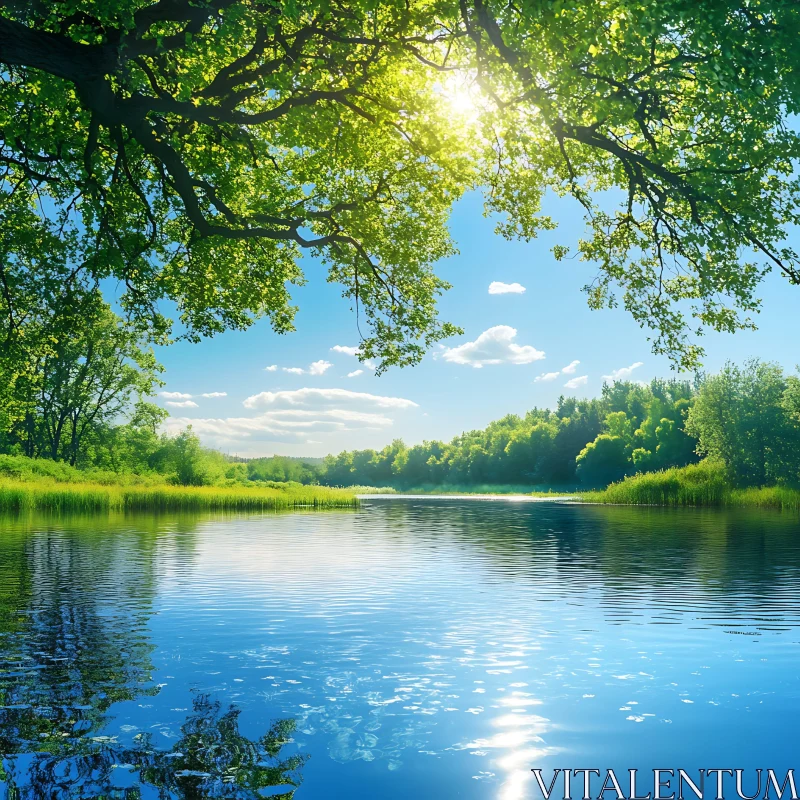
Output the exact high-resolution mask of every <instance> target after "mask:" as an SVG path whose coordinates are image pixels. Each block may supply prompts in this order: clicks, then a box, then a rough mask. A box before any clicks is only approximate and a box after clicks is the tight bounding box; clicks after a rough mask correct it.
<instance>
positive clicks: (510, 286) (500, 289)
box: [489, 281, 525, 294]
mask: <svg viewBox="0 0 800 800" xmlns="http://www.w3.org/2000/svg"><path fill="white" fill-rule="evenodd" d="M524 293H525V287H524V286H523V285H522V284H521V283H503V282H502V281H492V282H491V283H490V284H489V294H524Z"/></svg>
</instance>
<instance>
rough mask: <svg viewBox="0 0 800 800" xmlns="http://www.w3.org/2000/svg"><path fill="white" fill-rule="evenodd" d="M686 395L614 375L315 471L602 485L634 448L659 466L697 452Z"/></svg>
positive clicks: (335, 476)
mask: <svg viewBox="0 0 800 800" xmlns="http://www.w3.org/2000/svg"><path fill="white" fill-rule="evenodd" d="M691 397H692V390H691V387H690V385H689V384H688V383H686V382H681V381H660V380H656V381H653V382H652V384H651V385H650V386H640V385H639V384H635V383H630V382H619V383H615V384H613V385H611V386H606V387H604V390H603V396H602V397H601V398H599V399H596V400H578V399H576V398H569V397H566V398H565V397H562V398H561V399H560V400H559V403H558V407H557V408H556V410H555V411H550V410H547V409H538V408H534V409H532V410H531V411H529V412H528V413H527V414H525V416H524V417H520V416H516V415H513V414H510V415H508V416H506V417H503V419H500V420H497V421H495V422H492V423H490V424H489V425H488V426H487V427H486V428H485V429H484V430H482V431H469V432H467V433H463V434H461V436H457V437H456V438H455V439H453V440H452V441H451V442H449V443H445V442H437V441H432V442H423V443H422V444H419V445H414V446H413V447H406V445H405V444H404V443H403V442H402V441H399V440H396V441H394V442H392V444H391V445H389V446H387V447H385V448H384V449H383V450H381V451H375V450H357V451H352V452H347V451H345V452H342V453H339V454H338V455H336V456H333V455H331V456H327V457H326V458H325V461H324V465H323V471H322V474H321V476H320V480H321V481H322V482H324V483H327V484H329V485H332V486H348V485H352V484H353V483H360V484H370V485H374V486H393V487H397V488H402V489H410V488H411V487H433V486H438V487H443V488H445V489H447V487H452V486H462V487H465V489H466V488H468V487H475V486H478V485H485V486H503V485H512V486H520V487H524V488H527V490H528V491H530V489H531V487H533V486H540V487H554V486H556V487H557V486H560V487H574V486H575V485H577V483H578V482H581V483H583V484H584V485H586V486H596V485H606V484H608V483H610V482H612V481H615V480H618V479H619V478H621V477H622V476H623V475H625V474H627V473H629V472H633V471H634V470H635V469H636V465H635V462H634V456H633V454H634V452H637V449H638V453H637V457H638V458H640V459H643V458H644V457H645V455H646V456H647V458H649V459H650V461H651V462H652V463H653V464H654V465H658V467H660V466H670V465H672V464H673V463H674V464H679V465H683V464H687V463H691V462H692V461H695V460H697V456H696V455H695V454H694V453H693V444H694V442H693V440H692V439H691V438H690V437H689V436H687V435H686V434H685V433H684V431H683V423H684V419H685V412H686V409H687V407H688V406H689V405H690V404H691ZM654 419H658V420H659V422H658V424H655V423H654ZM648 448H650V449H648Z"/></svg>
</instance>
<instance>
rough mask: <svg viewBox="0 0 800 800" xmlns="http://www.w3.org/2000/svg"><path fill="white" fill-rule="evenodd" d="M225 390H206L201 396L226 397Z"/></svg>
mask: <svg viewBox="0 0 800 800" xmlns="http://www.w3.org/2000/svg"><path fill="white" fill-rule="evenodd" d="M227 396H228V393H227V392H206V393H205V394H203V395H201V397H227Z"/></svg>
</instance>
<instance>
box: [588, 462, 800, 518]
mask: <svg viewBox="0 0 800 800" xmlns="http://www.w3.org/2000/svg"><path fill="white" fill-rule="evenodd" d="M579 499H580V500H581V501H583V502H587V503H613V504H617V505H651V506H735V507H749V508H775V509H784V510H800V490H797V489H791V488H788V487H785V486H765V487H761V488H750V489H735V488H733V487H732V486H731V485H730V484H729V483H728V481H727V479H726V477H725V473H724V470H723V469H722V468H721V467H720V466H719V465H717V464H710V463H707V462H701V463H700V464H691V465H689V466H688V467H681V468H673V469H667V470H663V471H661V472H646V473H642V474H639V475H633V476H631V477H628V478H625V480H622V481H620V482H619V483H612V484H611V485H610V486H609V487H608V488H607V489H604V490H602V491H597V492H582V493H581V494H580V495H579Z"/></svg>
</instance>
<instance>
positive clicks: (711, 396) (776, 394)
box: [686, 359, 800, 486]
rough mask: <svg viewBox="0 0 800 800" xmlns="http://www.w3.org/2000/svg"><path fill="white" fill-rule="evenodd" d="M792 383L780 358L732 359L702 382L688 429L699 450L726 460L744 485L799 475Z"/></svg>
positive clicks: (799, 437) (799, 428)
mask: <svg viewBox="0 0 800 800" xmlns="http://www.w3.org/2000/svg"><path fill="white" fill-rule="evenodd" d="M792 387H793V384H790V383H789V382H788V381H787V379H786V377H785V376H784V374H783V370H782V369H781V367H780V366H779V365H778V364H773V363H768V362H763V361H759V360H757V359H753V360H750V361H747V362H746V363H745V364H744V366H742V367H737V366H735V365H734V364H731V363H728V364H726V365H725V368H724V369H723V370H722V371H721V372H720V374H719V375H715V376H713V377H710V378H707V379H706V380H705V382H704V383H703V384H702V385H701V387H700V391H699V393H698V395H697V399H696V400H695V403H694V405H693V406H692V408H691V410H690V411H689V416H688V419H687V422H686V430H687V432H688V433H689V434H690V435H692V436H694V437H696V438H697V440H698V452H699V453H701V454H702V455H705V456H708V457H709V458H712V459H714V460H716V461H720V462H721V463H723V464H724V465H725V466H726V467H727V469H728V471H729V473H730V477H731V479H732V480H733V481H735V482H736V483H737V484H739V485H745V486H763V485H767V484H773V483H776V482H782V481H795V480H797V479H798V476H799V474H798V473H799V472H800V470H799V469H798V457H797V453H798V448H800V421H798V420H797V419H794V418H793V417H792V415H791V413H790V411H789V410H787V397H791V391H792ZM787 390H789V391H788V394H787Z"/></svg>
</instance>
